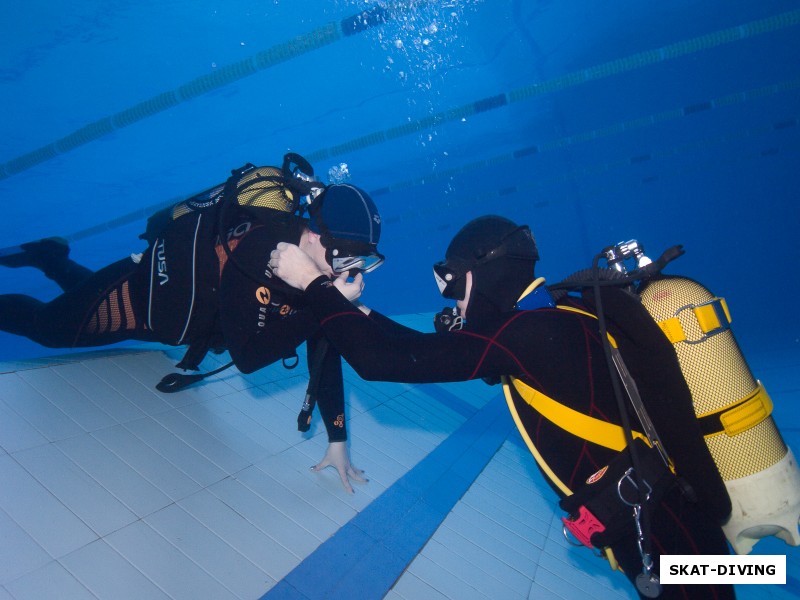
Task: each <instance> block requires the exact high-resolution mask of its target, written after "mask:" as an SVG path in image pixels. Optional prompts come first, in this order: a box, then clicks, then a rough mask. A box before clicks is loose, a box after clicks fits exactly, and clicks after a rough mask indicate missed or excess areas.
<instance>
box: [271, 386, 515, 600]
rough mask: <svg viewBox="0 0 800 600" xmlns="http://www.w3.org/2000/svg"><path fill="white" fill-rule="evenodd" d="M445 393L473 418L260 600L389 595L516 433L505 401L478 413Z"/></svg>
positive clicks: (500, 399)
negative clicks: (513, 433) (483, 471)
mask: <svg viewBox="0 0 800 600" xmlns="http://www.w3.org/2000/svg"><path fill="white" fill-rule="evenodd" d="M430 387H435V386H430ZM439 390H440V391H441V388H439ZM423 391H425V392H426V393H429V392H431V391H432V390H431V389H429V387H428V386H426V388H425V389H424V390H423ZM447 394H449V395H450V396H452V397H446V398H445V397H441V396H442V394H440V393H438V392H437V393H436V395H437V397H439V399H440V400H442V399H444V400H447V401H448V402H451V403H453V406H452V407H456V406H458V408H457V409H456V410H458V411H459V412H462V414H463V412H466V411H468V410H470V409H471V410H470V411H471V413H472V416H471V417H469V418H468V419H467V421H466V422H465V423H464V424H463V425H462V426H461V427H460V428H459V429H457V430H456V431H454V432H453V433H452V434H451V435H450V436H449V437H448V438H447V439H446V440H445V441H443V442H442V443H441V444H439V446H438V447H437V448H436V449H435V450H433V451H432V452H431V453H430V454H429V455H428V456H427V457H425V458H424V459H423V460H422V461H420V462H419V464H417V465H416V466H415V467H414V468H413V469H411V470H410V471H409V472H408V473H406V474H405V475H404V476H403V477H402V478H400V479H399V480H398V481H397V482H395V484H394V485H392V486H391V487H390V488H388V489H387V490H386V491H385V492H384V493H383V494H381V495H380V496H379V497H378V498H376V499H375V500H374V501H373V502H372V503H371V504H370V505H369V506H367V507H366V508H365V509H364V510H362V511H361V512H360V513H359V514H358V515H356V516H355V517H354V518H353V519H352V520H350V522H348V523H347V524H346V525H344V526H343V527H342V528H341V529H340V530H339V531H338V532H336V534H334V535H333V536H332V537H331V538H330V539H328V540H327V541H326V542H324V543H323V544H321V545H320V546H319V547H318V548H317V549H316V550H315V551H314V552H313V553H312V554H311V555H309V556H308V557H307V558H306V559H305V560H304V561H302V562H301V563H300V564H299V565H298V566H297V567H296V568H295V569H294V570H293V571H291V572H290V573H289V574H288V575H286V577H284V578H283V579H282V580H281V581H279V582H278V583H277V584H276V585H275V587H273V588H272V589H271V590H270V591H268V592H267V593H266V594H264V595H263V596H262V597H261V600H318V599H321V598H382V597H383V596H385V595H386V593H387V592H388V591H389V590H390V589H391V587H392V585H394V583H395V581H397V579H398V578H399V577H400V576H401V575H402V574H403V572H404V571H405V569H406V567H407V566H408V564H409V563H410V562H411V561H412V560H413V559H414V557H416V556H417V554H419V552H420V551H421V550H422V548H423V546H424V545H425V544H426V543H427V541H428V540H429V539H430V538H431V536H432V535H433V534H434V532H435V531H436V529H437V528H438V527H439V525H440V524H441V523H442V521H443V520H444V519H445V517H446V516H447V515H448V514H449V513H450V511H451V509H452V508H453V507H454V506H455V504H456V503H457V502H458V501H459V500H460V499H461V497H462V496H463V495H464V493H465V492H466V491H467V490H468V489H469V487H470V486H471V485H472V483H473V482H474V481H475V479H476V478H477V477H478V475H479V474H480V472H481V471H482V470H483V469H484V467H485V466H486V465H487V464H488V463H489V461H490V460H491V459H492V457H493V456H494V455H495V453H496V452H497V450H498V449H499V448H500V446H501V445H502V444H503V442H504V441H505V440H506V438H507V437H508V435H509V434H510V433H511V432H512V431H514V430H515V429H514V422H513V421H512V419H511V416H510V415H509V413H508V408H507V406H506V401H505V398H504V397H503V395H502V394H500V395H498V396H496V397H495V398H493V399H492V400H490V401H489V402H488V403H487V404H486V405H485V406H484V407H483V408H481V409H479V410H477V411H476V410H474V409H473V408H472V407H471V406H469V405H467V403H463V405H459V402H463V401H460V400H458V399H457V397H456V396H454V395H452V394H450V393H449V392H447ZM431 395H433V394H431ZM456 400H458V402H456Z"/></svg>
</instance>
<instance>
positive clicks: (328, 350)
mask: <svg viewBox="0 0 800 600" xmlns="http://www.w3.org/2000/svg"><path fill="white" fill-rule="evenodd" d="M306 348H307V351H308V371H309V373H310V378H311V381H312V387H313V388H314V389H311V390H310V392H311V396H312V398H313V399H314V400H315V401H316V403H317V407H318V408H319V412H320V415H321V416H322V421H323V423H324V424H325V430H326V431H327V432H328V442H343V441H346V440H347V425H346V423H345V409H344V382H343V380H342V359H341V356H340V355H339V353H338V352H337V351H336V348H334V347H333V346H332V345H331V344H330V343H329V342H328V341H327V340H326V339H325V338H324V337H322V335H319V334H318V335H315V336H312V337H310V338H309V339H308V343H307V346H306ZM319 352H322V354H318V353H319ZM313 382H316V385H314V384H313Z"/></svg>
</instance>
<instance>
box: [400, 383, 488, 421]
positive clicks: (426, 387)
mask: <svg viewBox="0 0 800 600" xmlns="http://www.w3.org/2000/svg"><path fill="white" fill-rule="evenodd" d="M415 389H418V390H420V391H421V392H423V393H425V394H427V395H428V396H430V397H431V398H435V399H436V400H438V401H439V402H440V403H441V404H442V405H443V406H446V407H447V408H449V409H450V410H452V411H453V412H456V413H458V414H459V415H461V416H462V417H466V418H469V417H471V416H472V415H474V414H475V411H476V410H478V409H477V408H475V407H474V406H473V405H472V404H470V403H469V402H466V401H464V400H462V399H461V397H459V396H457V395H456V394H454V393H453V392H451V391H450V390H448V389H447V388H446V387H444V386H441V385H437V384H433V383H424V384H421V385H418V386H416V388H415Z"/></svg>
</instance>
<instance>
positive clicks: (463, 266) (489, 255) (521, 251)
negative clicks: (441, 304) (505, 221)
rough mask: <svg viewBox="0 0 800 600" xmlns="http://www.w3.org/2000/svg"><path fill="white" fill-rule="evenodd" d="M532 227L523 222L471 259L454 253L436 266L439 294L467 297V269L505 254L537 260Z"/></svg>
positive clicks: (537, 255) (448, 296)
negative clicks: (495, 244)
mask: <svg viewBox="0 0 800 600" xmlns="http://www.w3.org/2000/svg"><path fill="white" fill-rule="evenodd" d="M532 240H533V237H532V236H531V230H530V229H529V228H528V226H527V225H520V226H519V227H517V228H515V229H514V230H512V231H510V232H509V233H507V234H506V235H505V236H503V238H502V239H501V240H500V242H499V243H498V244H497V246H495V247H494V248H492V249H490V250H481V249H480V248H476V249H475V255H474V257H473V258H471V259H466V258H462V257H455V256H451V257H448V258H446V259H445V260H443V261H441V262H438V263H436V264H435V265H433V277H434V279H436V285H437V286H438V287H439V293H440V294H441V295H442V296H444V297H445V298H448V299H450V300H463V299H464V296H466V293H467V278H466V275H467V271H472V270H473V269H475V268H476V267H478V266H480V265H482V264H485V263H487V262H489V261H492V260H494V259H496V258H500V257H501V256H509V257H512V258H525V259H533V260H537V259H538V258H539V254H538V252H537V251H536V247H535V245H534V247H533V251H531V250H530V248H529V246H530V244H532V243H533V241H532Z"/></svg>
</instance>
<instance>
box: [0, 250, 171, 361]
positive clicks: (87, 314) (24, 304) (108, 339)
mask: <svg viewBox="0 0 800 600" xmlns="http://www.w3.org/2000/svg"><path fill="white" fill-rule="evenodd" d="M47 275H48V277H50V278H51V279H53V280H54V281H55V282H56V283H57V284H58V285H59V286H61V288H62V289H63V290H64V293H63V294H61V295H60V296H58V297H56V298H55V299H53V300H51V301H50V302H41V301H39V300H37V299H35V298H32V297H30V296H24V295H21V294H4V295H0V330H2V331H6V332H8V333H13V334H15V335H21V336H24V337H27V338H29V339H31V340H33V341H34V342H36V343H38V344H41V345H42V346H46V347H48V348H79V347H89V346H104V345H107V344H114V343H117V342H121V341H125V340H140V341H153V340H154V339H155V338H154V336H153V334H152V332H151V331H150V330H149V329H147V327H146V325H145V323H146V319H145V317H146V298H147V277H146V275H144V274H142V273H140V270H139V265H137V264H136V263H135V262H134V261H133V260H132V259H130V258H126V259H123V260H120V261H118V262H115V263H113V264H111V265H108V266H107V267H104V268H103V269H100V270H99V271H97V272H94V273H93V272H92V271H90V270H88V269H86V268H85V267H81V266H80V265H78V264H77V263H75V262H73V261H65V262H64V264H63V268H61V269H59V271H58V272H57V273H47Z"/></svg>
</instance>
